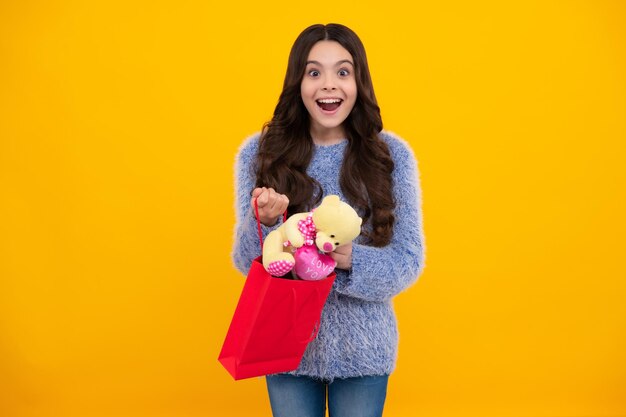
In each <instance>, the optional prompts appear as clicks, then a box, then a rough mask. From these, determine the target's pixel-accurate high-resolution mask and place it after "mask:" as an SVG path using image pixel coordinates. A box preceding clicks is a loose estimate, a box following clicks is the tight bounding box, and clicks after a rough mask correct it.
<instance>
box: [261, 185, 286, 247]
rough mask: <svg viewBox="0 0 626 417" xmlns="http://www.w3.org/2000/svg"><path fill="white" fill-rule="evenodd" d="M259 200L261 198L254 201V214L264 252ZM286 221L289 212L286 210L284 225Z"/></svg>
mask: <svg viewBox="0 0 626 417" xmlns="http://www.w3.org/2000/svg"><path fill="white" fill-rule="evenodd" d="M258 199H259V197H257V198H255V199H254V214H255V218H256V225H257V229H258V231H259V243H260V244H261V250H263V231H262V230H261V220H260V219H259V204H258V203H257V200H258ZM286 221H287V210H285V212H284V213H283V223H285V222H286Z"/></svg>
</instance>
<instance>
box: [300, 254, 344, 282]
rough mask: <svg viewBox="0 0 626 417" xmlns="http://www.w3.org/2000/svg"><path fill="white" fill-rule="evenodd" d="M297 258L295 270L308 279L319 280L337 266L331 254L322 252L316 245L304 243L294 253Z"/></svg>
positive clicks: (304, 278)
mask: <svg viewBox="0 0 626 417" xmlns="http://www.w3.org/2000/svg"><path fill="white" fill-rule="evenodd" d="M293 256H294V258H295V259H296V266H295V267H294V271H295V273H296V275H297V276H298V277H299V278H302V279H303V280H306V281H318V280H320V279H324V278H326V277H327V276H328V275H330V273H331V272H333V270H334V269H335V266H337V262H335V260H334V259H333V258H331V257H330V256H329V255H326V254H325V253H320V252H319V251H318V250H317V247H316V246H315V245H304V246H302V247H300V248H298V249H297V250H296V253H294V254H293Z"/></svg>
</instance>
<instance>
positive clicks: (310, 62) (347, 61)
mask: <svg viewBox="0 0 626 417" xmlns="http://www.w3.org/2000/svg"><path fill="white" fill-rule="evenodd" d="M344 63H348V64H350V65H352V66H353V67H354V64H353V63H352V61H350V60H349V59H342V60H341V61H337V63H336V64H335V66H336V67H338V66H339V65H341V64H344ZM306 64H307V65H309V64H316V65H319V66H320V67H321V66H323V65H322V64H321V63H320V62H319V61H307V62H306Z"/></svg>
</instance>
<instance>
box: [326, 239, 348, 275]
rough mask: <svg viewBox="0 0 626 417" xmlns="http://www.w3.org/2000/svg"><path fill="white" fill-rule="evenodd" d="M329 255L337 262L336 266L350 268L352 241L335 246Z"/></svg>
mask: <svg viewBox="0 0 626 417" xmlns="http://www.w3.org/2000/svg"><path fill="white" fill-rule="evenodd" d="M329 255H330V257H331V258H333V259H334V260H335V262H337V268H339V269H350V268H352V242H350V243H347V244H345V245H341V246H337V247H336V248H335V250H334V251H332V252H330V253H329Z"/></svg>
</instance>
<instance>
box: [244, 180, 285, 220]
mask: <svg viewBox="0 0 626 417" xmlns="http://www.w3.org/2000/svg"><path fill="white" fill-rule="evenodd" d="M255 199H256V200H257V204H258V206H259V220H260V221H261V223H263V224H264V225H265V226H268V227H269V226H273V225H275V224H276V222H277V221H278V218H279V217H280V216H282V214H283V213H284V212H285V210H287V207H289V199H288V198H287V196H286V195H284V194H279V193H277V192H276V191H274V189H273V188H265V187H262V188H255V189H254V190H252V199H251V200H250V204H251V205H252V212H253V213H254V200H255Z"/></svg>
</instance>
